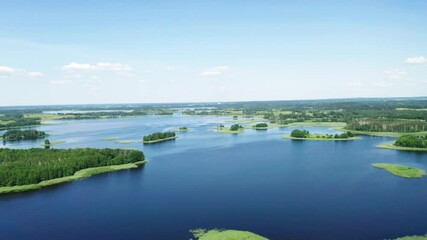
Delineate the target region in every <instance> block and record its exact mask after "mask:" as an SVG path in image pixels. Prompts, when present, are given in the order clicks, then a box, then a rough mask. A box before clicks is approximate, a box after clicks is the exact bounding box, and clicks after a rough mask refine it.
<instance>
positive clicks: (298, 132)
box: [291, 129, 310, 138]
mask: <svg viewBox="0 0 427 240" xmlns="http://www.w3.org/2000/svg"><path fill="white" fill-rule="evenodd" d="M309 135H310V132H309V131H307V130H299V129H295V130H293V131H292V132H291V137H294V138H307V137H308V136H309Z"/></svg>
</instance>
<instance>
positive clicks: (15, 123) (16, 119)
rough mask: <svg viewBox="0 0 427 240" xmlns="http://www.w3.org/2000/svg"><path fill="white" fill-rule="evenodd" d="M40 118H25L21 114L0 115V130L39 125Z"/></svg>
mask: <svg viewBox="0 0 427 240" xmlns="http://www.w3.org/2000/svg"><path fill="white" fill-rule="evenodd" d="M40 121H41V119H40V118H26V117H24V115H23V114H22V113H8V114H4V115H0V130H1V129H8V128H13V127H23V126H29V125H40Z"/></svg>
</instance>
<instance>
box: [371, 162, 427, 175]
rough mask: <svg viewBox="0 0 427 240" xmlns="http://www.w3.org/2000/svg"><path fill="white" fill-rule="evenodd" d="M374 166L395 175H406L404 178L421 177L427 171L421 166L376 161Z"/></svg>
mask: <svg viewBox="0 0 427 240" xmlns="http://www.w3.org/2000/svg"><path fill="white" fill-rule="evenodd" d="M372 166H373V167H376V168H381V169H384V170H386V171H388V172H390V173H392V174H393V175H396V176H399V177H404V178H420V177H423V176H424V175H426V172H425V171H424V170H422V169H419V168H414V167H408V166H404V165H399V164H389V163H374V164H372Z"/></svg>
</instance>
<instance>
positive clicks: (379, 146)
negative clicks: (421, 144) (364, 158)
mask: <svg viewBox="0 0 427 240" xmlns="http://www.w3.org/2000/svg"><path fill="white" fill-rule="evenodd" d="M377 148H384V149H393V150H400V151H416V152H427V148H411V147H399V146H396V145H394V142H388V143H384V144H380V145H378V146H377Z"/></svg>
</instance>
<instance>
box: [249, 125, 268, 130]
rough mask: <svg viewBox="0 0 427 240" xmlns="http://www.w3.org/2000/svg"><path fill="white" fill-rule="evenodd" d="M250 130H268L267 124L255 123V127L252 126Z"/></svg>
mask: <svg viewBox="0 0 427 240" xmlns="http://www.w3.org/2000/svg"><path fill="white" fill-rule="evenodd" d="M252 129H255V130H267V129H268V124H267V123H257V124H255V125H253V126H252Z"/></svg>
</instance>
